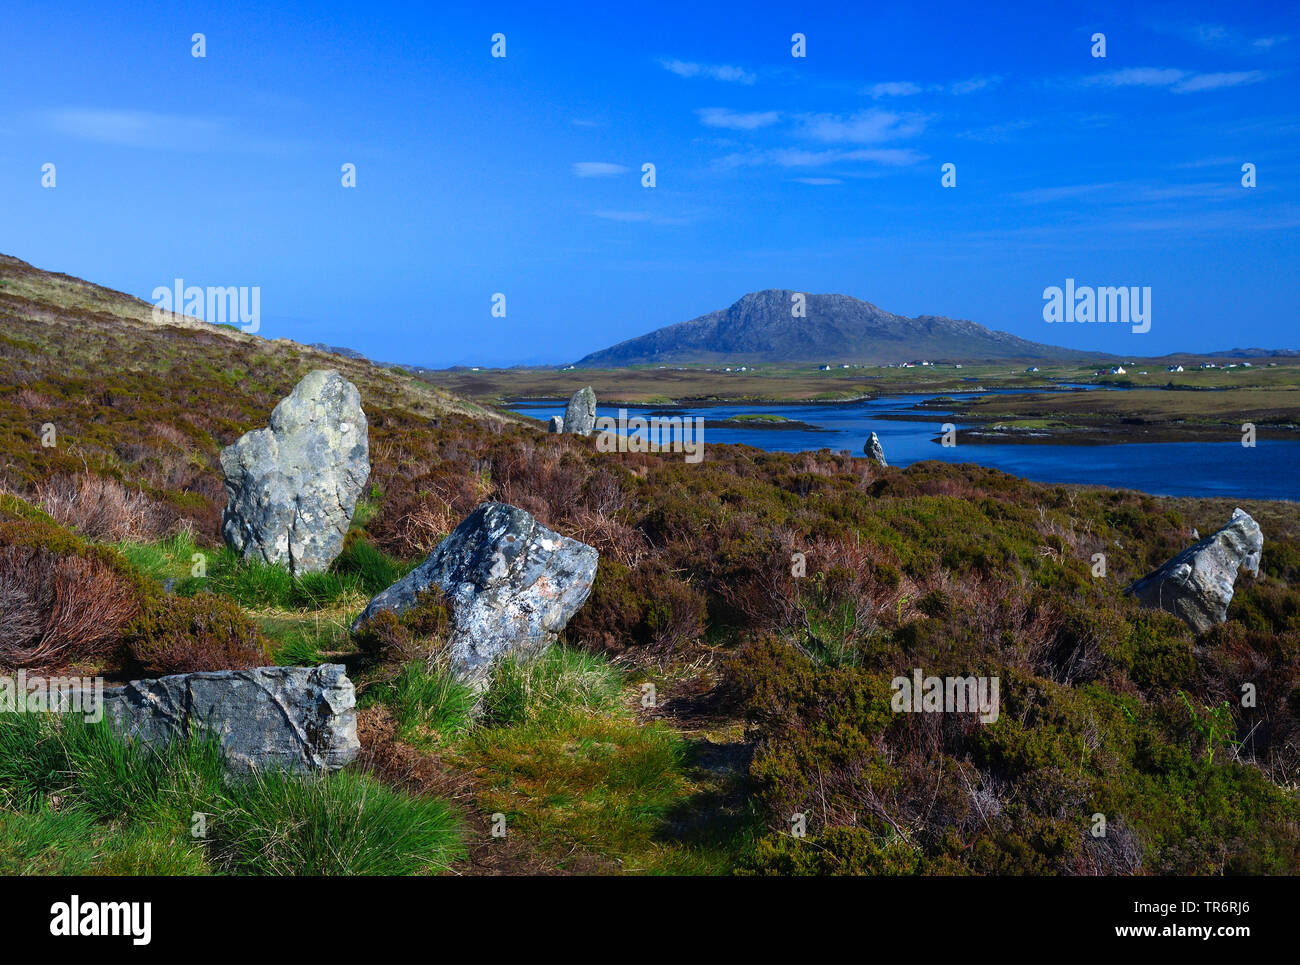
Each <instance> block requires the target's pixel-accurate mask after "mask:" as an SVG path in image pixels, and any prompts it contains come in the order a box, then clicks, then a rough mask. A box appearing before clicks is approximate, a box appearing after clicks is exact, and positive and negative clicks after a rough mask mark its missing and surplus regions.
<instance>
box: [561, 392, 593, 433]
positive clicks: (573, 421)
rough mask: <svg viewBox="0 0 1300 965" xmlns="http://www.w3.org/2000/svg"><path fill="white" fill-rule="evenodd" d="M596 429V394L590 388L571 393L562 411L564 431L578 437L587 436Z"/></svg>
mask: <svg viewBox="0 0 1300 965" xmlns="http://www.w3.org/2000/svg"><path fill="white" fill-rule="evenodd" d="M595 428H596V393H595V392H593V391H592V388H591V386H587V387H586V388H582V389H579V390H578V391H577V392H575V393H573V398H571V399H570V400H569V406H568V408H566V409H565V410H564V431H565V432H570V433H573V434H574V435H578V436H589V435H591V433H592V430H593V429H595Z"/></svg>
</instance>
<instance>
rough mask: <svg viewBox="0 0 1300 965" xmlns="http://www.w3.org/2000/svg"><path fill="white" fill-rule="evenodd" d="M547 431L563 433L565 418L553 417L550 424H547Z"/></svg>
mask: <svg viewBox="0 0 1300 965" xmlns="http://www.w3.org/2000/svg"><path fill="white" fill-rule="evenodd" d="M546 431H547V432H555V433H558V432H563V431H564V416H558V415H553V416H551V420H550V421H549V422H548V423H546Z"/></svg>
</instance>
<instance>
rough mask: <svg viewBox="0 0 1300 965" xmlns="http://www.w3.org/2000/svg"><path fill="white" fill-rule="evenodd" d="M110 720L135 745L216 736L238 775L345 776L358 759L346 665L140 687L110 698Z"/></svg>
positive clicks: (111, 691)
mask: <svg viewBox="0 0 1300 965" xmlns="http://www.w3.org/2000/svg"><path fill="white" fill-rule="evenodd" d="M103 706H104V718H105V719H106V720H107V721H108V722H109V723H110V724H111V725H112V726H113V727H114V729H116V730H117V731H118V733H120V734H122V735H123V736H125V737H127V738H128V739H130V740H133V741H144V742H145V743H148V744H157V745H160V744H165V743H167V742H168V741H170V740H172V739H173V738H175V737H178V736H183V735H186V734H189V733H191V732H193V731H194V730H195V729H196V728H198V729H200V730H205V731H206V732H208V733H211V734H214V735H215V736H216V737H217V740H218V741H219V742H220V745H221V754H222V757H223V758H224V760H225V762H226V766H227V767H228V768H229V769H230V770H231V771H234V772H248V771H254V770H258V771H264V770H268V769H280V770H288V771H298V772H306V771H321V770H324V771H332V770H337V769H338V768H340V767H342V766H343V765H345V764H347V763H348V762H350V761H351V760H352V759H353V758H355V757H356V756H357V752H358V751H359V750H360V749H361V743H360V741H358V740H357V713H356V693H355V691H354V690H353V688H352V681H351V680H349V679H348V678H347V675H346V674H345V673H344V668H343V666H342V665H341V664H324V665H322V666H319V667H259V668H258V669H256V670H216V671H211V672H207V673H187V674H175V675H173V676H170V677H159V678H158V679H156V680H133V681H131V682H130V683H129V684H127V685H126V686H124V687H110V688H107V689H105V690H104V705H103Z"/></svg>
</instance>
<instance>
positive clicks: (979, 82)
mask: <svg viewBox="0 0 1300 965" xmlns="http://www.w3.org/2000/svg"><path fill="white" fill-rule="evenodd" d="M1001 82H1002V78H1001V77H997V76H993V77H969V78H967V79H966V80H959V81H957V82H956V83H955V84H953V85H952V87H951V88H950V89H951V90H952V92H953V93H954V94H974V93H975V92H976V91H981V90H987V89H988V88H990V87H996V86H997V85H998V84H1000V83H1001Z"/></svg>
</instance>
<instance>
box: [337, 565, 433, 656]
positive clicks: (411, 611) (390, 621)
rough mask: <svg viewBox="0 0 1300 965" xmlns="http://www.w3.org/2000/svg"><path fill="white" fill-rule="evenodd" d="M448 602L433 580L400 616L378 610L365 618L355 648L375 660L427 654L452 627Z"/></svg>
mask: <svg viewBox="0 0 1300 965" xmlns="http://www.w3.org/2000/svg"><path fill="white" fill-rule="evenodd" d="M450 606H451V604H450V603H449V602H448V600H447V597H446V595H445V594H444V593H443V592H442V589H441V588H440V587H439V586H438V585H437V584H432V585H430V586H429V587H428V588H427V589H425V590H422V591H420V593H419V595H418V596H417V597H416V600H415V604H414V605H413V606H410V607H408V608H407V609H406V610H404V611H402V614H401V615H400V616H399V615H398V614H396V613H394V612H393V611H392V610H380V611H378V612H377V613H375V614H374V615H373V616H371V617H370V618H369V619H367V620H366V622H365V623H363V624H362V625H361V626H360V627H359V628H358V629H357V633H356V637H355V639H356V644H357V649H359V650H360V651H361V652H362V653H365V654H368V655H369V656H371V657H374V658H375V659H378V660H402V661H407V660H413V659H415V658H417V657H419V656H421V655H423V656H425V657H428V656H430V655H432V654H434V653H435V652H436V651H437V650H438V649H439V648H440V647H441V645H442V643H443V640H444V638H445V637H446V634H447V631H448V630H449V629H450V627H451V609H450Z"/></svg>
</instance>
